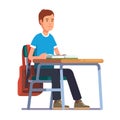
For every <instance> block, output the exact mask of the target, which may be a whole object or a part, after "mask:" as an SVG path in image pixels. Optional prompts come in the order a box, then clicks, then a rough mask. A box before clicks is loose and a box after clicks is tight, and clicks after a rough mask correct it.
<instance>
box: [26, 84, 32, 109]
mask: <svg viewBox="0 0 120 120" xmlns="http://www.w3.org/2000/svg"><path fill="white" fill-rule="evenodd" d="M32 87H33V82H30V88H29V96H28V104H27V109H30V104H31V97H32Z"/></svg>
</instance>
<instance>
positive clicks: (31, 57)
mask: <svg viewBox="0 0 120 120" xmlns="http://www.w3.org/2000/svg"><path fill="white" fill-rule="evenodd" d="M34 50H35V48H33V47H31V49H30V52H29V55H28V59H29V60H31V61H33V59H46V56H47V54H46V53H43V54H41V55H40V56H33V53H34Z"/></svg>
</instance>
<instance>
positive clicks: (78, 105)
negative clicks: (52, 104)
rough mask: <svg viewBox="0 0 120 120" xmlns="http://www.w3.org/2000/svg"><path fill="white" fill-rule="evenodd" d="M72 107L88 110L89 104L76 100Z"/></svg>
mask: <svg viewBox="0 0 120 120" xmlns="http://www.w3.org/2000/svg"><path fill="white" fill-rule="evenodd" d="M74 109H76V110H89V109H90V106H88V105H85V104H84V103H83V102H82V100H77V101H75V103H74Z"/></svg>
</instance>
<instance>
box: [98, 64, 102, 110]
mask: <svg viewBox="0 0 120 120" xmlns="http://www.w3.org/2000/svg"><path fill="white" fill-rule="evenodd" d="M98 85H99V100H100V109H101V110H102V109H103V100H102V82H101V67H100V65H99V64H98Z"/></svg>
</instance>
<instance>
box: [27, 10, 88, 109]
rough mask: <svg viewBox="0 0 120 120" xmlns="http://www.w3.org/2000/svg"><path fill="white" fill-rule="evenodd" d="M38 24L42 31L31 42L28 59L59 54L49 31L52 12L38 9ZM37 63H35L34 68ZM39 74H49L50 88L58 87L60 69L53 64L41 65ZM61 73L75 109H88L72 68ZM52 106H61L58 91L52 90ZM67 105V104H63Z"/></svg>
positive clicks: (51, 24) (52, 21)
mask: <svg viewBox="0 0 120 120" xmlns="http://www.w3.org/2000/svg"><path fill="white" fill-rule="evenodd" d="M38 18H39V19H38V20H39V24H40V25H41V27H42V29H43V31H42V33H39V34H37V35H36V36H35V37H34V38H33V40H32V42H31V50H30V53H29V56H28V57H29V59H30V60H31V61H32V60H33V59H46V56H47V54H54V53H55V54H57V55H60V52H59V49H58V47H57V44H56V42H55V39H54V37H53V36H52V35H51V34H50V33H49V31H50V30H52V29H53V26H54V13H53V11H51V10H48V9H43V10H41V11H40V13H39V16H38ZM36 67H37V64H36V65H35V68H36ZM40 75H41V76H51V77H52V88H59V87H60V70H59V69H55V68H54V66H42V68H41V72H40ZM63 75H64V76H66V78H67V81H68V84H69V87H70V91H71V94H72V97H73V99H74V100H75V102H74V108H75V109H89V106H88V105H85V104H84V103H83V102H82V100H81V98H82V97H81V94H80V91H79V88H78V85H77V83H76V79H75V77H74V74H73V72H72V70H70V69H63ZM53 100H54V105H53V107H54V108H58V109H59V108H61V107H62V103H61V96H60V92H53ZM65 107H69V106H65Z"/></svg>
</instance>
